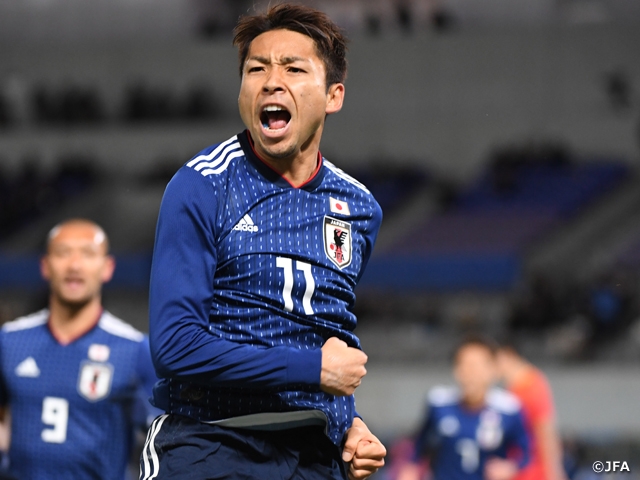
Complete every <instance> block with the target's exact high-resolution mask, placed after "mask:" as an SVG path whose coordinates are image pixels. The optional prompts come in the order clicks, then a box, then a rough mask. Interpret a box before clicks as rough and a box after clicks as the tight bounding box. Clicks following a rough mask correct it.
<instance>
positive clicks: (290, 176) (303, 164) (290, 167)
mask: <svg viewBox="0 0 640 480" xmlns="http://www.w3.org/2000/svg"><path fill="white" fill-rule="evenodd" d="M251 142H252V144H253V140H252V141H251ZM253 148H254V151H255V153H256V155H258V157H259V158H260V160H262V161H263V162H264V163H266V164H267V165H268V166H269V167H270V168H271V169H272V170H274V171H275V172H277V173H278V174H279V175H280V176H281V177H282V178H284V179H285V180H287V182H289V183H290V184H291V185H292V186H293V187H300V186H301V185H304V184H305V183H307V182H308V181H309V180H310V179H311V178H312V177H313V176H314V175H315V174H316V172H317V170H318V166H319V162H320V159H319V152H320V139H319V138H318V139H315V138H314V139H311V140H310V141H309V142H307V143H306V144H305V145H303V146H302V147H301V149H300V150H299V151H297V152H295V153H294V154H293V155H292V156H290V157H285V158H275V157H271V156H270V155H268V154H267V153H266V152H263V151H261V149H260V146H259V145H257V144H253Z"/></svg>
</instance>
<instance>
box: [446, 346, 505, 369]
mask: <svg viewBox="0 0 640 480" xmlns="http://www.w3.org/2000/svg"><path fill="white" fill-rule="evenodd" d="M494 361H495V355H494V354H493V352H492V351H491V349H490V348H489V347H487V346H486V345H481V344H479V343H478V344H476V343H470V344H467V345H463V346H462V347H460V349H459V350H458V352H457V353H456V356H455V363H456V364H457V365H459V364H474V363H476V362H485V363H493V362H494Z"/></svg>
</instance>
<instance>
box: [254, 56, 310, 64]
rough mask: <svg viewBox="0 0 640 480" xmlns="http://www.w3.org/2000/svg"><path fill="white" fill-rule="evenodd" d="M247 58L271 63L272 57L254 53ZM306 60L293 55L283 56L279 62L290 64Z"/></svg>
mask: <svg viewBox="0 0 640 480" xmlns="http://www.w3.org/2000/svg"><path fill="white" fill-rule="evenodd" d="M247 60H255V61H256V62H259V63H263V64H265V65H268V64H270V63H271V59H269V58H267V57H262V56H260V55H252V56H251V57H249V58H248V59H247ZM306 61H307V59H306V58H303V57H295V56H293V57H282V58H281V59H280V60H279V61H278V62H277V63H279V64H281V65H289V64H291V63H295V62H306Z"/></svg>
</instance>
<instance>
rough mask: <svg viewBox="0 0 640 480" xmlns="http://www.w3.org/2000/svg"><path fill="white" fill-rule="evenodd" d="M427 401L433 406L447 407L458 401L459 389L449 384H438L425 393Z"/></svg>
mask: <svg viewBox="0 0 640 480" xmlns="http://www.w3.org/2000/svg"><path fill="white" fill-rule="evenodd" d="M427 403H428V404H429V406H430V407H431V408H433V407H436V408H437V407H448V406H452V405H457V404H458V403H460V389H459V388H458V387H453V386H449V385H438V386H435V387H433V388H432V389H431V390H429V393H427Z"/></svg>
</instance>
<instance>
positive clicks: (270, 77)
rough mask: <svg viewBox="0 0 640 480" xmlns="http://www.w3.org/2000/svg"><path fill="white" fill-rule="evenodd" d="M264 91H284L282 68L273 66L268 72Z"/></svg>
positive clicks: (263, 86)
mask: <svg viewBox="0 0 640 480" xmlns="http://www.w3.org/2000/svg"><path fill="white" fill-rule="evenodd" d="M262 91H263V93H274V92H278V91H284V82H283V78H282V74H281V72H280V69H278V68H272V69H270V70H269V72H268V74H267V75H266V76H265V79H264V84H263V85H262Z"/></svg>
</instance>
